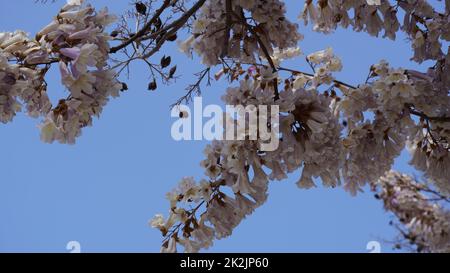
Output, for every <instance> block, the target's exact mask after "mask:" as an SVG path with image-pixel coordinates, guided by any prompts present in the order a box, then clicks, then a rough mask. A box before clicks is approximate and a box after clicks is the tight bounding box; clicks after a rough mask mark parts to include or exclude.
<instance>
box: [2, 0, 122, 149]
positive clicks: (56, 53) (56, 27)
mask: <svg viewBox="0 0 450 273" xmlns="http://www.w3.org/2000/svg"><path fill="white" fill-rule="evenodd" d="M114 20H115V17H114V16H112V15H110V14H108V11H107V10H106V9H103V10H101V11H99V12H96V11H95V9H94V8H93V7H92V6H90V5H84V4H83V1H81V0H77V1H68V3H67V4H66V5H65V6H64V7H63V8H62V9H61V11H60V12H59V13H58V15H57V16H56V17H55V19H54V20H53V21H52V22H51V23H50V24H48V25H47V26H46V27H44V28H43V29H42V30H41V31H39V32H38V33H37V35H36V38H35V39H30V38H29V37H28V36H27V34H26V33H24V32H23V31H16V32H14V33H9V32H5V33H0V121H1V122H3V123H6V122H9V121H11V120H12V118H13V117H14V116H15V114H16V113H17V112H18V111H20V110H21V104H22V103H23V104H25V105H26V109H27V113H28V114H29V115H30V116H32V117H39V116H44V117H45V120H44V122H43V124H41V125H40V128H41V138H42V140H43V141H45V142H53V141H55V140H58V141H59V142H62V143H74V142H75V138H76V137H77V136H79V135H80V134H81V128H83V127H85V126H87V125H90V124H91V123H92V117H93V116H94V115H99V114H100V113H101V111H102V108H103V106H104V105H105V104H106V103H107V102H108V100H109V97H116V96H118V91H119V90H120V89H121V88H122V84H120V83H119V82H118V81H117V80H116V73H115V72H114V71H113V70H111V69H109V68H108V64H107V62H108V59H109V40H110V39H111V37H110V36H109V35H108V34H107V33H106V32H105V31H106V29H105V28H106V27H107V26H108V25H109V24H111V23H112V22H113V21H114ZM57 62H59V67H60V71H61V78H62V83H63V85H64V86H65V87H67V89H68V90H69V93H70V94H69V96H68V97H67V98H65V99H61V100H60V101H59V103H58V105H57V106H56V107H54V108H52V105H51V103H50V101H49V98H48V96H47V85H46V83H45V80H44V77H45V74H46V72H47V71H48V70H49V69H50V65H51V64H53V63H57Z"/></svg>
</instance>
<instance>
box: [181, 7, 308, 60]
mask: <svg viewBox="0 0 450 273" xmlns="http://www.w3.org/2000/svg"><path fill="white" fill-rule="evenodd" d="M225 2H226V1H225V0H210V1H208V2H207V3H206V4H205V5H204V6H203V7H202V9H201V13H200V14H199V16H198V18H196V20H195V21H194V23H193V28H192V33H193V36H192V37H190V38H188V39H187V40H186V41H184V42H183V43H181V44H180V48H181V50H182V51H184V52H186V53H189V52H190V51H191V50H192V49H193V50H194V51H195V52H196V53H197V54H199V55H200V56H201V57H202V60H203V63H204V64H206V65H208V66H211V65H215V64H218V63H219V62H220V58H221V57H232V58H235V59H237V60H240V61H241V62H254V61H255V59H256V57H257V56H265V57H268V55H269V56H270V55H272V53H273V50H274V48H280V49H285V48H289V47H296V46H297V42H298V41H299V40H301V39H302V36H301V35H300V34H299V33H298V31H297V25H296V24H293V23H291V22H289V20H288V19H287V18H286V17H285V16H286V8H285V5H284V3H283V2H282V1H279V0H264V1H262V0H251V1H248V0H245V1H230V2H231V7H229V8H228V9H227V7H226V3H225ZM247 15H249V16H251V18H252V19H253V20H252V22H255V24H250V23H248V22H247V19H246V17H247ZM265 50H267V52H264V51H265Z"/></svg>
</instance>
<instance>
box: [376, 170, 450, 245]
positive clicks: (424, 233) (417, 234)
mask: <svg viewBox="0 0 450 273" xmlns="http://www.w3.org/2000/svg"><path fill="white" fill-rule="evenodd" d="M374 187H375V189H376V190H377V192H378V193H377V195H376V197H377V198H380V199H381V200H382V201H383V203H384V207H385V209H386V210H388V211H391V212H392V213H394V215H395V216H396V217H397V218H398V219H399V221H400V222H401V223H402V224H403V225H404V227H405V228H404V229H405V230H404V231H402V234H403V236H404V238H403V239H406V240H407V241H408V242H409V243H410V244H412V245H415V246H416V249H415V250H416V251H418V252H444V253H448V252H449V251H450V212H449V211H448V210H445V209H444V208H443V207H442V206H440V205H439V204H438V203H434V202H432V201H430V194H425V193H426V192H433V191H432V190H430V189H429V188H428V187H427V186H426V185H424V184H421V183H418V182H416V181H414V179H413V178H411V177H410V176H407V175H402V174H399V173H397V172H395V171H390V172H387V173H386V174H385V175H384V176H382V177H381V178H380V179H379V181H378V182H377V183H376V184H375V185H374Z"/></svg>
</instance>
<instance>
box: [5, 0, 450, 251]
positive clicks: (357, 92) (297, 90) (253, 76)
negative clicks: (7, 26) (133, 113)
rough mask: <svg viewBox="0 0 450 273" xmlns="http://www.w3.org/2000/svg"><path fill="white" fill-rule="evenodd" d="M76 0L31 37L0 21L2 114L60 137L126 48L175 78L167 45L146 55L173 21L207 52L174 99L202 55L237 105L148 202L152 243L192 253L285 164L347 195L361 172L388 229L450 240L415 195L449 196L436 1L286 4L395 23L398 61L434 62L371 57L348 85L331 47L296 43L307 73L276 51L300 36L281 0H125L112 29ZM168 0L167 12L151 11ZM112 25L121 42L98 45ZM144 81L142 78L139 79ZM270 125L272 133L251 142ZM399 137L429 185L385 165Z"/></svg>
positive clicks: (334, 23)
mask: <svg viewBox="0 0 450 273" xmlns="http://www.w3.org/2000/svg"><path fill="white" fill-rule="evenodd" d="M83 2H84V1H83V0H69V1H68V2H67V4H66V5H65V6H64V7H63V8H62V9H61V11H60V12H59V13H58V15H57V16H56V17H55V18H54V20H53V21H52V22H51V23H50V24H48V25H47V26H46V27H44V28H43V29H42V30H41V31H39V33H37V35H36V37H35V38H34V39H32V38H30V37H29V36H28V35H27V34H26V33H25V32H23V31H16V32H4V33H0V121H1V122H3V123H7V122H10V121H11V120H12V119H13V118H14V116H15V115H16V113H17V112H19V111H20V110H21V108H23V107H25V108H26V111H27V113H28V114H29V115H30V116H33V117H43V118H44V121H43V123H42V124H41V125H40V128H41V138H42V140H43V141H45V142H53V141H59V142H61V143H74V142H75V140H76V138H77V137H78V136H80V134H81V130H82V128H84V127H86V126H89V125H91V124H92V120H93V117H94V116H98V115H100V113H101V112H102V109H103V107H104V106H105V105H106V104H107V103H108V100H109V99H110V98H111V97H117V96H118V95H119V91H120V90H126V89H127V86H126V84H125V83H120V82H119V81H118V79H117V78H118V76H119V74H120V72H121V71H123V70H124V68H128V65H129V64H130V63H131V62H132V61H135V60H142V61H144V62H145V63H146V64H147V65H148V66H149V69H150V70H151V74H152V75H161V78H162V80H163V82H169V80H170V79H172V78H173V77H174V73H175V71H176V67H173V68H171V70H170V72H169V73H168V74H167V73H165V72H164V71H163V69H164V68H166V67H168V66H169V65H170V62H171V57H170V56H164V57H163V58H162V59H161V61H160V63H159V64H154V63H152V60H150V59H151V58H150V57H151V56H152V55H153V54H154V53H155V52H157V51H158V50H160V49H161V48H162V45H163V43H164V42H165V41H174V40H175V39H176V38H177V32H178V34H180V32H181V31H180V29H182V27H183V26H186V28H185V29H186V30H187V32H188V33H187V35H188V36H187V37H188V38H187V39H184V40H182V41H179V43H178V45H179V48H180V50H181V51H183V52H185V53H187V54H188V55H191V54H192V52H195V53H196V54H198V55H199V56H200V57H201V60H202V62H203V64H204V65H206V66H207V69H206V70H204V72H203V73H201V76H200V79H199V80H198V83H197V84H195V85H193V87H192V88H188V90H189V92H188V94H187V95H186V96H185V98H186V101H188V98H191V96H192V92H193V91H195V90H197V91H198V92H197V93H200V91H199V90H200V87H199V86H200V84H201V82H202V80H203V79H204V78H208V77H209V72H210V71H212V70H213V69H215V68H217V70H218V71H217V73H215V78H216V79H217V80H219V79H220V78H221V77H224V78H225V77H226V79H227V80H228V81H229V82H230V84H232V85H230V86H229V87H228V88H227V89H226V93H225V94H224V95H223V97H222V100H223V101H224V102H225V103H226V104H227V105H239V106H243V107H246V108H245V109H246V110H245V111H243V112H240V113H239V115H238V116H236V117H229V116H226V115H225V116H224V119H225V120H226V122H225V128H224V129H225V130H224V133H225V134H226V133H229V132H230V131H231V128H233V130H234V128H235V127H237V132H236V135H237V136H238V140H214V141H213V142H212V143H211V144H210V145H208V146H207V147H206V148H205V151H204V155H205V158H204V160H202V161H201V163H200V165H201V167H202V168H203V169H204V174H205V179H202V180H200V181H196V180H195V179H194V178H193V177H184V178H183V179H182V180H181V181H180V183H179V184H178V186H177V187H176V188H174V189H173V190H172V191H171V192H169V193H168V194H167V196H166V197H167V199H168V201H169V203H170V209H169V214H168V216H167V217H166V218H165V217H164V216H163V215H162V214H157V215H156V216H155V217H154V218H153V219H152V220H151V221H150V225H151V226H152V227H154V228H157V229H159V230H160V231H161V233H162V234H163V236H164V241H163V245H162V248H161V251H162V252H176V251H178V249H179V247H180V246H182V247H183V250H184V251H186V252H198V251H200V250H201V249H205V248H208V247H210V246H211V245H212V244H213V240H214V239H221V238H224V237H227V236H229V235H231V234H232V232H233V229H234V228H235V227H236V226H237V225H239V223H240V222H241V221H242V220H243V219H244V218H245V217H247V216H248V215H250V214H251V213H252V212H253V211H254V210H255V209H256V208H257V207H259V206H261V205H262V204H263V203H264V202H265V201H266V200H267V198H268V192H267V191H268V184H269V181H274V180H283V179H285V178H287V176H288V175H289V174H291V173H295V174H293V175H296V176H297V177H298V180H297V186H298V187H300V188H303V189H309V188H312V187H315V186H316V184H317V182H319V181H320V182H321V183H322V184H323V185H324V186H325V187H337V186H340V185H343V186H344V188H345V189H346V190H348V191H349V192H350V193H351V194H353V195H354V194H356V193H357V192H360V191H362V190H363V187H364V186H366V185H368V184H369V185H370V186H371V188H372V190H374V191H376V192H377V195H376V196H377V197H378V198H380V199H382V201H383V202H384V207H385V208H386V209H387V210H389V211H391V212H393V214H394V215H395V216H396V217H398V219H399V222H400V223H401V224H403V225H404V229H401V231H402V234H404V235H405V234H406V235H407V236H406V237H405V239H407V240H408V241H409V243H410V244H412V245H415V246H416V247H417V248H416V249H415V250H416V251H425V252H449V251H450V247H449V246H450V236H449V234H450V217H449V212H448V211H447V210H445V208H444V207H443V206H441V205H440V203H437V202H433V201H432V200H430V199H428V197H427V193H430V192H432V193H435V194H436V195H437V196H438V197H439V198H438V199H439V201H443V200H444V201H447V202H448V201H449V199H448V198H449V196H450V97H449V90H450V54H449V53H450V48H449V47H447V46H448V41H449V40H450V19H449V18H450V17H449V15H450V1H445V3H443V5H445V8H444V10H443V11H438V10H437V9H436V7H435V6H434V5H431V4H430V3H429V2H428V1H425V0H392V1H389V0H317V1H314V0H305V1H304V3H303V4H304V5H302V6H303V9H302V10H301V14H300V16H299V19H300V20H303V21H304V22H305V24H306V25H307V24H309V23H311V24H312V25H313V29H314V30H315V31H318V32H322V33H330V32H332V31H333V30H335V29H336V28H337V27H339V26H340V27H343V28H348V27H352V28H353V29H354V30H355V31H358V32H359V31H364V32H367V33H368V34H370V35H372V36H379V35H380V34H381V33H383V36H384V37H387V38H389V39H392V40H394V39H395V38H396V36H397V33H398V32H399V31H403V32H404V33H405V34H406V35H407V37H408V38H409V40H410V42H411V46H412V50H413V55H412V58H411V60H413V61H415V62H417V63H423V62H425V61H429V62H433V65H432V66H431V67H429V68H428V69H427V71H426V72H420V71H416V70H411V69H404V68H395V67H391V66H390V65H389V63H388V62H387V61H384V60H381V61H380V62H379V63H378V64H374V65H372V66H371V67H370V68H369V69H368V70H369V75H368V77H367V79H366V81H365V82H363V83H361V84H359V85H356V86H354V85H350V84H347V83H344V82H342V81H339V80H338V79H336V77H335V73H336V72H339V71H341V70H342V69H343V62H342V61H341V59H340V58H339V57H338V56H337V55H336V54H335V52H334V51H333V49H332V48H326V49H323V50H320V51H317V52H313V53H311V54H308V55H306V56H305V60H306V63H307V65H309V67H310V68H311V71H310V72H309V73H308V72H304V71H300V70H297V69H293V68H286V67H283V66H282V64H284V61H285V60H288V59H295V58H296V57H298V56H300V55H302V54H303V53H302V51H301V50H300V48H299V47H298V43H299V41H300V40H301V39H303V36H302V35H301V34H300V33H299V31H298V26H297V24H295V23H293V22H291V21H290V20H289V19H288V18H287V15H286V14H287V10H286V6H285V4H284V2H283V1H281V0H199V1H193V2H195V3H192V4H191V7H188V6H187V5H188V4H187V3H188V2H189V1H182V0H180V1H176V0H175V1H173V0H172V1H169V0H165V1H161V2H162V6H161V7H160V8H159V9H156V10H155V11H151V12H150V11H149V10H150V8H151V5H145V4H143V3H141V2H139V3H136V4H137V6H140V9H139V10H137V11H136V12H135V13H132V14H134V15H133V16H128V17H124V18H125V19H123V20H122V21H123V22H122V25H119V26H118V27H117V28H116V29H115V30H114V31H113V32H111V34H107V32H106V28H107V27H108V26H109V25H110V24H111V23H113V22H114V21H115V17H114V16H112V15H110V14H109V13H108V11H107V10H106V9H103V10H100V11H96V10H95V9H94V7H92V6H90V5H88V4H85V3H83ZM142 5H144V6H145V7H146V8H145V9H143V8H142ZM169 7H170V8H172V12H173V13H174V14H170V15H167V17H164V16H165V15H164V11H165V10H166V9H168V8H169ZM180 11H182V13H183V14H182V15H181V16H180V17H179V18H178V19H173V17H175V16H172V15H178V12H180ZM133 18H134V19H136V21H137V22H136V26H137V27H138V28H139V27H141V29H137V31H136V32H133V33H131V31H130V30H129V29H130V28H128V27H127V26H126V24H128V23H129V22H128V20H131V19H133ZM189 18H192V19H191V20H189ZM171 20H173V21H171ZM124 24H125V26H124ZM113 37H116V38H114V39H115V40H116V41H120V42H121V44H119V45H118V46H116V47H114V48H112V49H110V45H109V44H110V42H111V40H112V39H113ZM117 37H118V38H117ZM127 47H129V48H132V50H130V51H134V52H133V53H130V52H128V51H127V50H126V48H127ZM446 47H447V48H446ZM121 49H123V50H124V51H121V52H122V53H124V54H123V55H124V56H121V57H123V58H125V60H123V61H118V63H119V65H117V66H115V67H122V69H117V70H118V71H117V72H116V71H115V69H114V68H115V67H114V68H112V67H110V66H109V62H110V61H111V59H112V58H111V54H113V53H117V52H119V51H120V50H121ZM115 61H116V60H115ZM52 65H57V66H58V67H59V71H60V74H61V82H62V84H63V85H64V87H65V88H67V90H68V96H67V97H66V98H64V99H61V100H59V102H58V104H57V105H56V106H54V107H53V106H52V105H51V103H50V101H49V98H48V96H47V85H46V82H45V75H46V73H47V71H48V70H49V69H50V67H51V66H52ZM154 77H156V76H154ZM208 83H209V81H208ZM156 88H157V83H156V79H153V82H151V83H150V85H149V88H148V89H149V90H155V89H156ZM181 101H182V100H180V102H181ZM250 106H256V107H254V108H248V107H250ZM259 106H266V107H267V108H265V109H267V111H268V113H269V115H270V116H271V117H274V116H275V115H276V118H275V119H270V121H267V122H258V121H257V120H259V119H257V120H256V121H255V119H252V118H251V115H250V114H254V115H256V116H257V117H258V118H259V117H261V116H263V114H264V113H263V112H264V111H263V110H261V109H262V108H259ZM249 109H253V110H249ZM247 110H248V111H247ZM275 110H277V111H275ZM274 113H275V114H274ZM180 116H184V113H183V114H182V115H180ZM242 124H244V125H245V124H247V125H248V127H246V126H241V125H242ZM252 126H255V127H259V133H258V134H257V135H254V134H252V132H251V130H249V129H248V128H250V127H252ZM232 133H233V134H234V131H232ZM269 139H276V140H277V143H278V144H279V145H277V146H276V147H275V148H273V149H264V147H267V145H269V143H268V140H269ZM405 148H407V149H408V150H409V151H410V153H411V161H410V164H411V165H412V166H413V167H415V168H416V169H417V170H419V171H421V172H422V173H423V175H424V177H425V178H426V179H427V180H428V182H429V183H430V185H431V186H428V185H425V184H424V183H419V182H416V181H414V180H413V179H412V178H411V177H409V176H405V175H401V174H398V173H396V172H394V171H391V169H392V166H393V164H394V160H395V159H396V158H397V157H398V156H399V155H400V153H401V152H402V151H403V150H404V149H405Z"/></svg>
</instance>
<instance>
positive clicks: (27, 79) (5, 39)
mask: <svg viewBox="0 0 450 273" xmlns="http://www.w3.org/2000/svg"><path fill="white" fill-rule="evenodd" d="M47 58H48V57H47V54H46V51H45V50H43V49H42V48H41V47H40V45H39V44H38V43H36V42H35V41H32V40H31V39H30V38H29V37H28V36H27V34H26V33H24V32H23V31H16V32H14V33H10V32H3V33H0V122H2V123H7V122H10V121H11V120H12V119H13V117H14V116H15V115H16V113H17V112H19V111H20V110H21V108H22V102H23V103H24V104H26V109H27V112H28V114H29V115H30V116H32V117H37V116H39V115H45V114H46V113H48V112H49V111H50V108H51V104H50V101H49V99H48V96H47V92H46V90H47V86H46V84H45V82H44V80H43V77H44V75H45V73H46V72H47V69H45V68H39V67H36V65H35V64H37V63H41V62H46V61H47Z"/></svg>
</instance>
